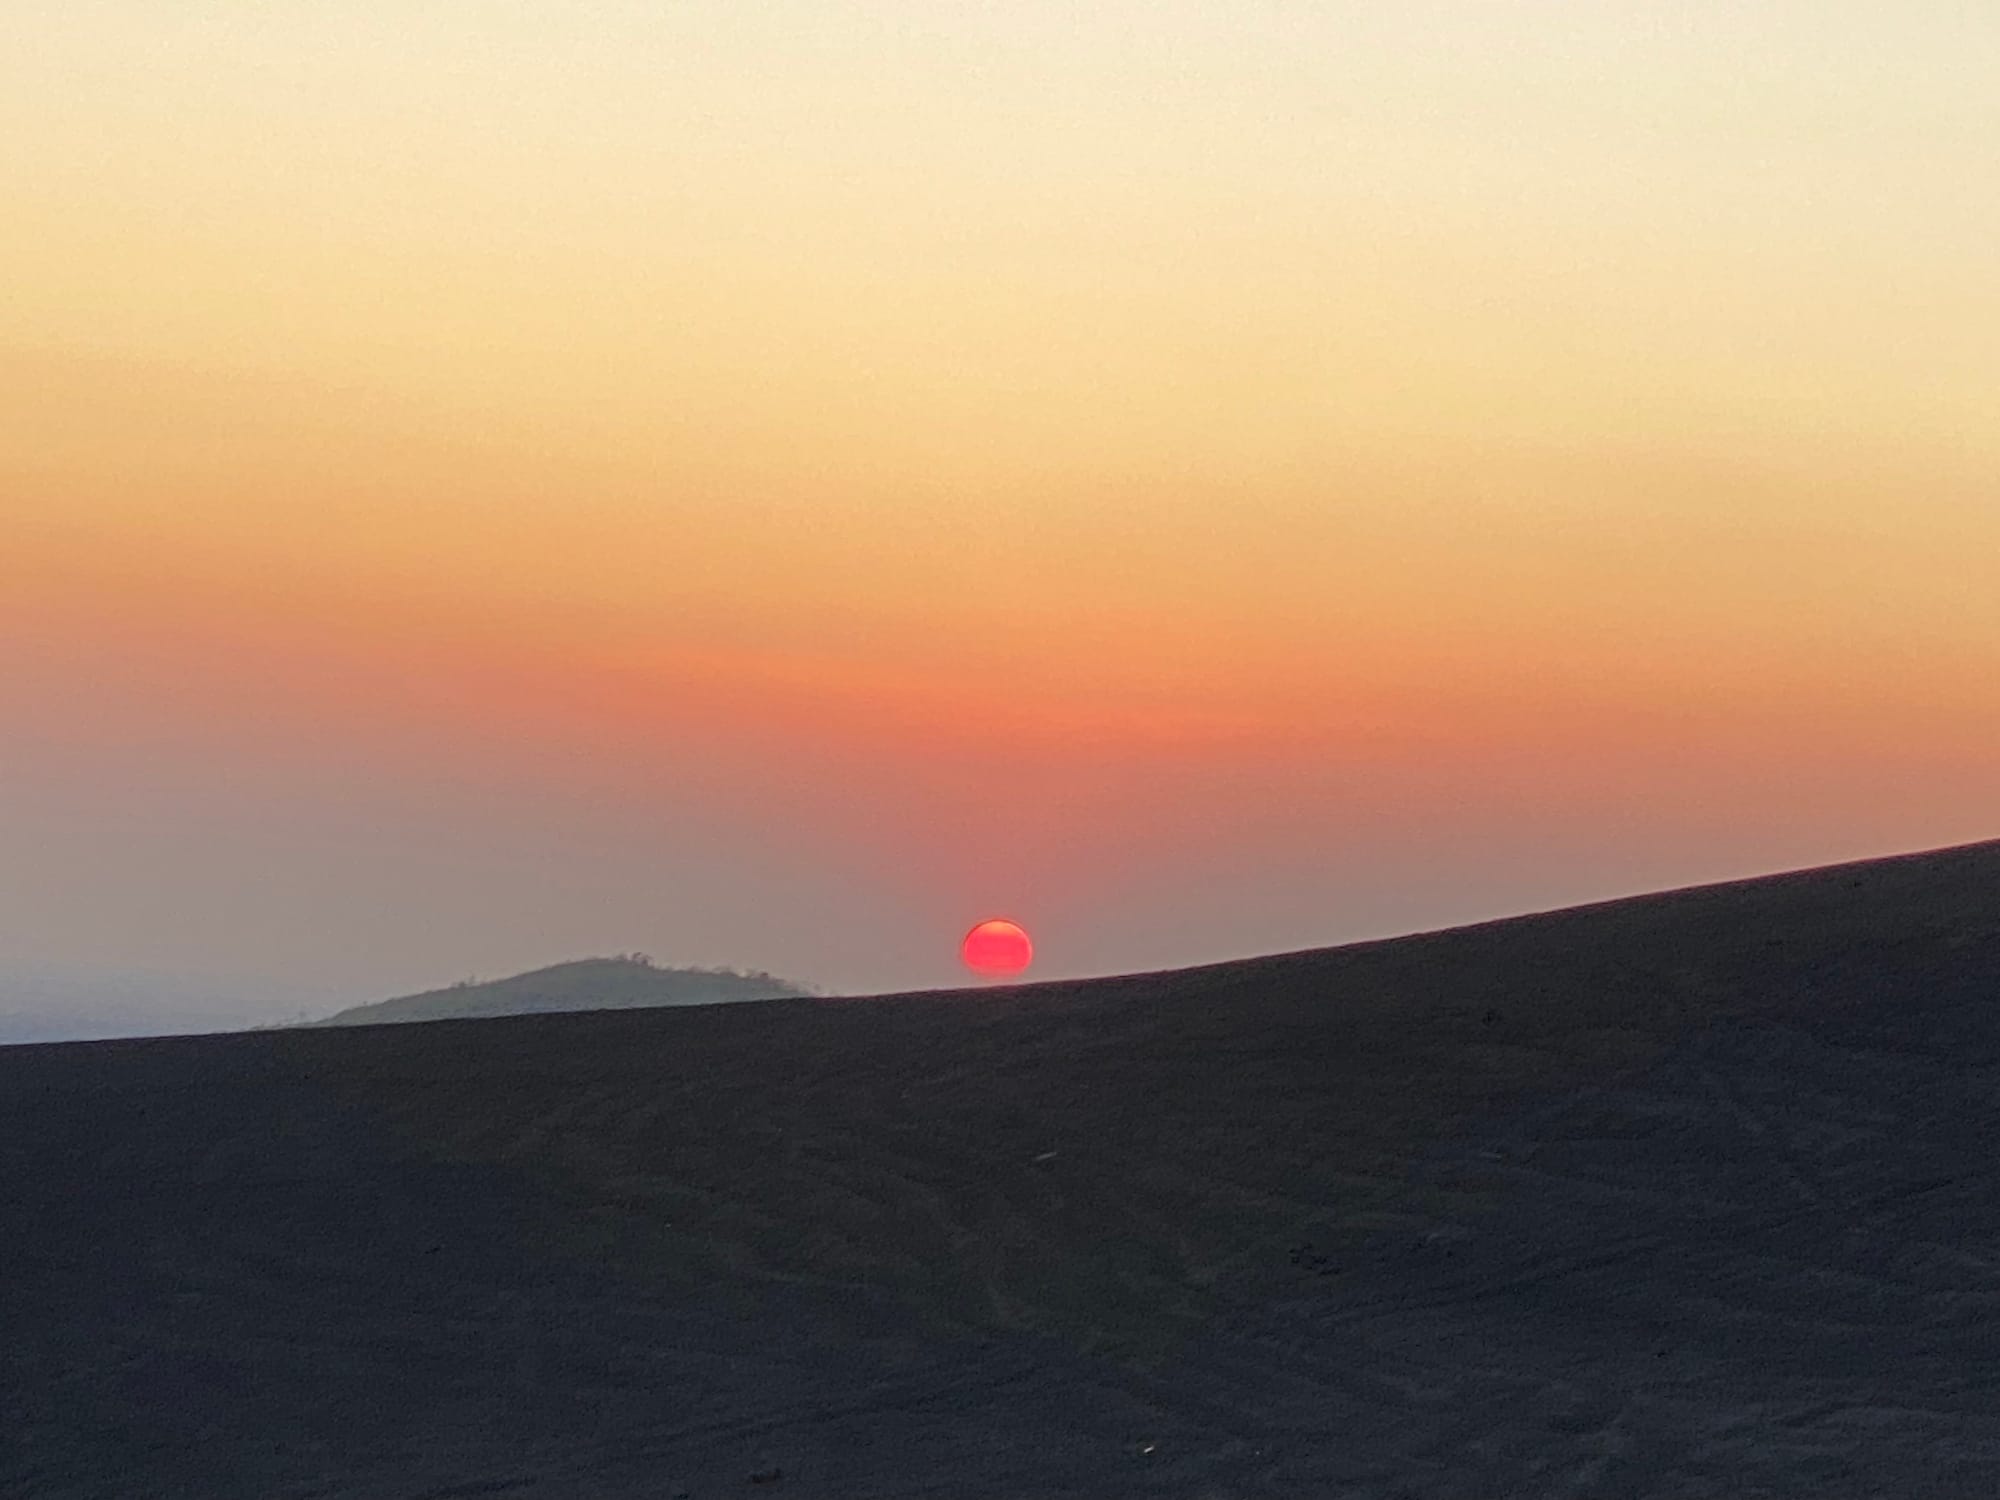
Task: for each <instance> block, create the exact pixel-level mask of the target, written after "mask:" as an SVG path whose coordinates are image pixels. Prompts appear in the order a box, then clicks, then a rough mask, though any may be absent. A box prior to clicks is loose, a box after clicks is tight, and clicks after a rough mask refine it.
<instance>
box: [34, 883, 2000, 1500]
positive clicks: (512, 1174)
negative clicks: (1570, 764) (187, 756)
mask: <svg viewBox="0 0 2000 1500" xmlns="http://www.w3.org/2000/svg"><path fill="white" fill-rule="evenodd" d="M1996 1156H2000V846H1994V845H1986V846H1979V847H1976V848H1972V849H1966V850H1958V851H1951V852H1947V853H1943V854H1938V855H1930V856H1923V857H1919V858H1914V859H1908V860H1900V861H1889V862H1880V863H1875V864H1871V865H1866V866H1855V867H1848V868H1846V869H1841V870H1834V871H1824V872H1817V873H1814V874H1810V875H1806V876H1798V877H1787V878H1784V879H1780V880H1774V881H1763V882H1756V883H1751V884H1744V885H1737V886H1729V887H1716V888H1712V889H1708V890H1704V891H1697V892H1689V893H1681V894H1676V895H1670V896H1663V897H1656V898H1649V899H1646V900H1642V901H1636V902H1623V903H1617V904H1613V905H1608V906H1602V907H1596V908H1588V909H1583V910H1579V911H1576V912H1569V913H1561V914H1557V915H1553V916H1549V917H1542V918H1531V919H1525V920H1522V921H1517V922H1510V923H1501V924H1493V925H1490V926H1486V927H1480V928H1471V929H1465V930H1462V931H1459V932H1454V933H1446V934H1439V935H1435V936H1429V937H1422V938H1412V939H1406V940H1401V941H1398V942H1394V943H1385V944H1374V945H1368V946H1364V947H1359V948H1349V949H1344V950H1336V951H1328V952H1323V953H1312V954H1300V955H1292V956H1287V957H1281V958H1273V959H1266V960H1259V961H1255V962H1251V963H1245V964H1234V965H1225V966H1221V967H1217V968H1213V969H1207V970H1196V971H1189V972H1185V973H1179V974H1168V975H1157V976H1144V977H1138V978H1133V979H1126V980H1116V981H1102V982H1096V983H1089V984H1073V985H1051V986H1040V987H1031V988H1027V989H1022V990H1016V991H1004V992H988V993H981V994H943V995H930V996H904V997H892V998H887V999H880V1000H866V1001H851V1000H850V1001H777V1002H772V1003H769V1004H765V1005H751V1006H728V1007H717V1008H712V1009H709V1008H703V1009H694V1010H670V1011H644V1012H622V1013H606V1014H589V1015H567V1016H546V1017H526V1018H518V1019H508V1020H491V1021H468V1022H447V1023H439V1024H435V1025H424V1026H400V1027H383V1028H366V1029H358V1030H332V1031H296V1032H273V1033H260V1034H251V1035H239V1036H226V1037H210V1038H195V1039H184V1040H168V1041H148V1042H114V1043H92V1044H79V1045H72V1046H56V1047H23V1048H10V1049H0V1495H4V1496H8V1497H30V1496H36V1497H39V1496H66V1497H67V1496H75V1497H82V1496H121V1497H122V1496H152V1495H163V1496H164V1495H173V1496H194V1497H208V1496H213V1497H245V1500H250V1497H256V1500H278V1497H301V1500H303V1497H308V1496H313V1497H335V1496H343V1497H345V1496H353V1497H380V1500H390V1497H395V1500H415V1497H434V1500H443V1497H449V1496H495V1497H512V1496H519V1497H529V1496H533V1497H568V1496H579V1497H594V1496H602V1497H646V1500H672V1497H676V1496H686V1497H689V1500H706V1497H717V1496H769V1495H777V1496H783V1495H796V1496H828V1497H856V1500H860V1497H871V1500H872V1497H894V1496H918V1495H924V1496H941V1497H942V1496H953V1497H977V1496H1024V1497H1026V1496H1092V1497H1099V1496H1103V1497H1116V1496H1125V1495H1134V1496H1137V1495H1147V1496H1153V1495H1160V1496H1167V1495H1175V1496H1179V1495H1185V1496H1195V1497H1200V1496H1213V1497H1230V1496H1253V1495H1299V1496H1348V1495H1352V1496H1382V1497H1388V1496H1465V1497H1479V1500H1491V1497H1497V1496H1605V1497H1637V1496H1670V1495H1671V1496H1732V1497H1743V1500H1748V1497H1754V1496H1760V1495H1764V1496H1815V1497H1836V1496H1875V1495H1894V1496H1912V1497H1916V1496H1925V1497H1947V1496H1968V1497H1971V1496H1978V1497H1981V1500H1987V1497H1991V1496H1993V1495H1996V1494H2000V1189H1996V1179H1995V1170H1994V1165H1993V1164H1994V1161H1995V1159H1996Z"/></svg>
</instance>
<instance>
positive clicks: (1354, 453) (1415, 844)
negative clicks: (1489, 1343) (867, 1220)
mask: <svg viewBox="0 0 2000 1500" xmlns="http://www.w3.org/2000/svg"><path fill="white" fill-rule="evenodd" d="M1391 12H1393V14H1392V13H1391ZM1604 12H1605V13H1600V12H1598V11H1596V10H1594V9H1593V10H1590V11H1585V10H1584V8H1582V7H1569V6H1558V5H1553V4H1550V5H1533V6H1527V5H1524V6H1520V7H1508V8H1497V7H1490V6H1483V5H1476V4H1474V3H1472V0H1457V3H1449V0H1433V3H1425V4H1419V5H1413V6H1408V7H1394V8H1386V7H1379V6H1364V5H1360V4H1339V3H1334V4H1328V5H1325V6H1317V7H1287V6H1277V5H1250V6H1243V5H1234V6H1223V5H1220V4H1206V3H1193V0H1169V3H1166V4H1155V5H1150V6H1146V7H1138V6H1136V5H1134V6H1126V5H1122V4H1114V5H1110V6H1106V7H1102V8H1100V9H1099V10H1096V11H1093V12H1092V14H1091V15H1090V16H1088V17H1079V16H1077V15H1076V14H1074V12H1073V8H1071V7H1063V6H1056V5H1053V4H1044V3H1041V0H1024V3H1022V4H1020V5H1017V6H1009V7H1005V8H1001V7H963V8H957V7H953V8H940V7H933V6H918V5H915V4H887V3H876V4H858V3H857V4H851V5H843V6H806V5H804V4H801V3H784V0H773V3H770V4H767V5H761V6H740V5H729V6H725V5H722V4H720V3H716V4H708V3H694V4H689V5H685V6H676V7H658V6H653V5H643V4H639V3H636V0H634V3H615V0H614V3H607V4H604V5H601V6H594V7H590V8H587V10H585V11H583V12H578V11H575V10H574V9H559V8H555V7H547V6H539V5H528V4H526V3H492V4H482V5H477V6H475V5H472V4H470V3H469V0H461V3H451V4H441V5H438V6H429V7H424V8H423V9H422V10H421V12H413V11H411V10H410V8H408V7H404V6H390V5H388V4H386V3H384V4H380V5H373V4H360V5H354V6H346V7H340V8H339V9H338V11H337V12H331V11H330V12H323V13H321V12H310V11H308V9H307V8H291V7H266V8H262V9H259V10H254V11H253V10H245V9H240V8H236V9H232V8H223V7H200V6H196V7H163V6H154V5H140V4H136V3H110V0H104V3H94V4H77V5H70V6H62V7H56V6H34V7H30V9H29V13H28V16H27V18H26V20H25V23H24V24H23V25H21V26H18V27H17V30H24V31H25V33H26V35H25V37H24V38H23V39H22V40H23V44H22V45H18V46H12V47H10V49H9V56H8V58H7V59H5V60H0V174H4V180H6V181H7V183H8V184H9V188H8V193H9V205H10V206H9V214H8V218H9V222H10V226H11V227H10V230H9V232H8V233H7V234H6V235H5V236H0V285H4V286H5V287H6V288H7V294H6V296H5V297H4V298H0V410H4V411H5V412H6V413H7V416H6V418H5V426H4V428H0V714H4V716H5V724H6V727H7V730H8V735H7V743H6V745H5V746H4V747H0V842H4V847H0V891H4V893H5V894H6V895H7V897H8V901H7V902H6V903H4V904H0V911H5V912H7V913H9V915H7V916H4V917H0V947H4V948H5V949H7V951H11V952H14V953H17V954H19V955H21V956H23V957H24V958H25V959H27V960H31V961H33V962H36V963H40V964H45V965H64V964H79V965H89V964H105V965H110V966H118V967H125V968H142V969H146V968H156V969H161V970H172V971H176V972H193V973H203V974H218V975H230V976H240V977H242V978H243V979H244V981H245V982H246V983H247V982H250V981H253V980H254V981H256V982H260V983H261V982H265V981H274V982H275V981H276V980H278V979H281V978H285V977H298V976H305V978H308V979H310V980H311V981H312V982H313V983H314V984H319V985H322V986H336V987H346V988H348V989H352V990H353V991H355V992H356V994H357V997H365V996H366V995H368V994H372V993H373V992H374V991H376V990H379V989H384V988H393V987H396V986H406V985H414V984H421V983H429V982H435V981H438V980H441V979H450V978H455V977H458V975H459V974H460V973H461V972H463V971H465V970H467V969H480V970H482V971H486V972H495V971H498V970H500V969H504V968H506V967H509V966H513V967H519V966H525V965H526V964H529V963H533V962H539V961H547V960H551V959H555V958H559V957H564V956H570V955H571V953H572V952H573V951H588V950H589V949H591V948H593V947H596V948H635V947H643V948H647V949H649V950H651V951H654V952H655V953H657V954H660V955H661V956H663V957H668V958H685V959H687V960H689V961H698V962H740V963H745V964H753V965H759V966H767V967H771V968H774V969H783V970H787V971H789V972H792V973H795V974H797V975H798V976H799V977H801V978H804V979H808V980H816V981H819V982H821V983H825V984H828V985H831V986H835V987H844V988H849V987H873V986H878V985H895V984H914V983H924V982H931V981H935V980H939V979H943V978H948V977H949V975H950V960H951V957H952V953H953V944H954V943H955V940H956V936H957V934H958V932H959V931H961V930H962V928H963V927H964V925H966V924H967V923H968V922H969V921H970V920H971V919H972V918H973V917H976V916H979V915H982V914H984V913H985V912H986V911H987V910H989V909H998V910H1007V911H1011V912H1015V913H1017V914H1019V915H1021V916H1023V917H1024V919H1031V920H1030V925H1031V926H1033V927H1034V928H1035V930H1036V937H1037V944H1038V949H1039V952H1040V954H1041V957H1042V959H1043V962H1044V965H1045V968H1046V971H1047V972H1080V971H1087V970H1095V969H1105V968H1125V967H1134V966H1144V965H1147V964H1153V963H1168V962H1181V961H1188V960H1192V959H1197V958H1201V957H1209V956H1218V957H1219V956H1225V955H1227V954H1232V953H1238V952H1247V951H1253V950H1255V949H1258V948H1262V947H1270V946H1287V945H1294V946H1296V945H1305V944H1310V943H1316V942H1323V941H1332V940H1336V939H1339V938H1343V937H1348V936H1354V935H1360V934H1364V933H1371V932H1377V931H1385V930H1391V929H1393V928H1395V927H1398V926H1421V925H1430V924H1434V923H1436V922H1440V921H1445V920H1453V919H1458V918H1461V917H1469V916H1475V915H1484V914H1491V913H1498V912H1502V911H1508V910H1515V909H1520V908H1522V907H1524V906H1531V905H1537V904H1544V903H1546V902H1549V901H1555V900H1565V899H1571V898H1581V897H1587V896H1593V895H1600V894H1611V893H1613V892H1615V891H1622V890H1627V889H1634V888H1640V887H1643V886H1647V885H1652V884H1658V883H1664V882H1669V881H1675V880H1683V879H1693V878H1700V877H1708V876H1722V875H1728V874H1734V873H1742V872H1747V871H1751V870H1756V869H1765V868H1772V867H1775V866H1778V865H1783V864H1788V863H1794V862H1806V861H1811V860H1815V859H1821V858H1833V857H1839V856H1845V855H1851V854H1860V853H1867V852H1872V851H1877V850H1882V851H1886V850H1889V849H1894V848H1905V847H1914V846H1919V845H1923V844H1928V843H1936V842H1946V841H1950V840H1953V839H1959V838H1973V837H1979V836H1985V835H1991V834H1994V833H2000V758H1997V757H1996V755H1995V752H1994V747H1995V746H1996V744H2000V675H1997V674H1996V669H1997V668H2000V646H1996V642H2000V602H1997V601H2000V588H1996V587H1995V582H1996V570H1995V566H1994V562H1993V559H1994V558H1995V557H2000V428H1996V427H1995V426H1994V424H1993V423H1992V420H1991V413H1992V412H1993V411H1994V410H1995V409H2000V340H1995V339H1994V338H1993V337H1992V336H1991V331H1992V329H1993V328H1995V327H2000V278H1997V277H1995V276H1994V275H1993V273H1992V255H1991V247H1992V246H1993V245H1994V244H1996V243H2000V190H1996V189H1995V187H1994V184H1995V183H2000V104H1996V101H1995V97H1994V95H1993V92H1992V90H1991V88H1990V80H1991V78H1992V77H1993V76H1995V72H1996V67H2000V20H1996V19H1994V18H1993V17H1990V16H1988V15H1987V14H1985V12H1984V11H1983V10H1981V9H1979V8H1975V7H1962V6H1946V5H1929V6H1914V7H1912V6H1901V7H1890V6H1887V5H1869V4H1858V3H1836V4H1826V3H1821V4H1816V5H1812V6H1807V5H1805V4H1803V3H1796V4H1775V5H1772V6H1767V7H1759V8H1757V12H1756V14H1755V15H1754V16H1750V15H1744V14H1741V13H1739V12H1738V9H1737V8H1734V7H1722V6H1707V5H1693V6H1688V5H1677V6H1673V7H1668V6H1664V5H1662V6H1653V5H1640V6H1632V7H1607V8H1604Z"/></svg>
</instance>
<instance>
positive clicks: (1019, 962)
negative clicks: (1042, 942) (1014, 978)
mask: <svg viewBox="0 0 2000 1500" xmlns="http://www.w3.org/2000/svg"><path fill="white" fill-rule="evenodd" d="M958 956H959V957H960V958H962V959H964V960H965V966H966V968H968V969H970V970H972V972H973V973H975V974H978V975H981V976H982V977H984V978H988V979H997V978H1002V977H1004V976H1006V975H1009V974H1018V973H1020V972H1021V971H1022V970H1023V969H1025V968H1027V967H1028V965H1029V964H1031V963H1033V962H1034V958H1035V945H1034V944H1033V943H1031V942H1029V941H1028V930H1027V929H1026V928H1025V927H1023V926H1022V925H1021V924H1020V923H1019V922H1009V921H1008V920H1007V919H1006V918H1005V917H993V918H990V919H989V920H987V921H984V922H981V923H980V924H979V925H978V926H977V927H975V928H973V929H972V931H970V932H968V933H967V934H966V935H965V941H964V942H963V943H961V944H960V945H959V949H958Z"/></svg>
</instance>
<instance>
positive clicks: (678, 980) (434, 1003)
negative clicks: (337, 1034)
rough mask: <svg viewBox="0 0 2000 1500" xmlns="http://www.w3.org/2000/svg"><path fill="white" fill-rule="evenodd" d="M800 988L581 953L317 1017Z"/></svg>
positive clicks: (517, 1012) (468, 1012)
mask: <svg viewBox="0 0 2000 1500" xmlns="http://www.w3.org/2000/svg"><path fill="white" fill-rule="evenodd" d="M805 993H806V991H805V990H803V989H801V988H799V986H797V985H795V984H789V983H787V982H786V981H785V980H782V979H774V978H772V977H771V976H770V975H769V974H739V973H737V972H735V971H734V970H731V969H662V968H658V967H656V966H655V965H653V964H652V963H650V962H648V961H646V960H645V959H639V958H583V959H578V960H576V961H575V962H573V963H566V964H554V965H551V966H550V967H548V968H546V969H536V970H534V971H533V972H532V973H527V974H516V975H514V976H513V977H512V978H510V979H492V980H488V981H486V982H484V983H476V982H470V981H469V982H467V983H465V984H455V985H452V986H450V987H449V988H446V989H442V990H427V991H425V992H424V993H423V994H421V995H401V996H398V997H397V998H395V999H393V1000H377V1001H375V1002H374V1003H373V1004H371V1005H356V1006H353V1007H351V1008H350V1009H347V1010H343V1011H340V1012H339V1013H337V1014H335V1015H331V1016H328V1017H327V1018H326V1019H325V1020H323V1021H316V1022H314V1023H313V1024H314V1025H316V1026H375V1025H382V1024H386V1023H389V1022H396V1021H458V1020H466V1019H468V1018H471V1017H474V1016H525V1015H537V1014H541V1013H544V1012H548V1011H566V1010H635V1009H639V1008H642V1007H646V1006H655V1005H720V1004H723V1003H725V1002H728V1001H734V1000H775V999H778V998H780V997H785V996H791V997H798V996H803V995H804V994H805Z"/></svg>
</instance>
